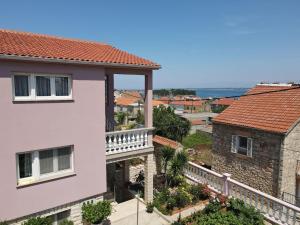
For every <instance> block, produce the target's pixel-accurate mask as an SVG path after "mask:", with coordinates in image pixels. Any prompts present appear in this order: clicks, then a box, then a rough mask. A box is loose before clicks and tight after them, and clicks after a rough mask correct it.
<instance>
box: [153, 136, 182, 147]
mask: <svg viewBox="0 0 300 225" xmlns="http://www.w3.org/2000/svg"><path fill="white" fill-rule="evenodd" d="M153 142H155V143H157V144H160V145H163V146H168V147H170V148H173V149H177V148H179V147H180V144H179V143H178V142H176V141H173V140H171V139H168V138H165V137H162V136H159V135H155V136H154V137H153Z"/></svg>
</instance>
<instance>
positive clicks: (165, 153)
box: [161, 146, 175, 187]
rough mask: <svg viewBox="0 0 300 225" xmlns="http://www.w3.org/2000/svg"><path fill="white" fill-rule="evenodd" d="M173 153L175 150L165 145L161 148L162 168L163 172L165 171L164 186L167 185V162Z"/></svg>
mask: <svg viewBox="0 0 300 225" xmlns="http://www.w3.org/2000/svg"><path fill="white" fill-rule="evenodd" d="M174 155H175V150H174V149H172V148H170V147H168V146H165V147H163V148H162V149H161V157H162V164H163V168H164V173H165V186H166V187H167V185H168V182H167V168H168V165H169V162H170V161H171V160H172V159H173V157H174Z"/></svg>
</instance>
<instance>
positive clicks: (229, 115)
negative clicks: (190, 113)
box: [213, 85, 300, 133]
mask: <svg viewBox="0 0 300 225" xmlns="http://www.w3.org/2000/svg"><path fill="white" fill-rule="evenodd" d="M268 91H271V93H265V94H257V93H263V92H268ZM272 91H273V92H272ZM274 91H277V92H274ZM247 94H255V95H250V96H245V97H241V98H240V99H239V100H236V101H234V103H233V104H232V105H231V106H230V107H228V108H227V109H226V110H224V111H223V112H222V113H221V114H220V115H218V116H217V117H215V118H214V120H213V121H214V122H215V123H225V124H230V125H237V126H242V127H250V128H255V129H260V130H265V131H270V132H276V133H286V132H288V130H289V129H290V128H291V127H292V126H293V125H294V124H295V123H296V122H297V121H298V120H299V119H300V86H290V87H287V86H264V85H258V86H256V87H254V88H252V89H251V90H250V91H248V93H247Z"/></svg>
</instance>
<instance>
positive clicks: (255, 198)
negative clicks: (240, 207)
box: [185, 162, 300, 225]
mask: <svg viewBox="0 0 300 225" xmlns="http://www.w3.org/2000/svg"><path fill="white" fill-rule="evenodd" d="M185 176H186V177H187V178H189V179H191V180H192V181H194V182H197V183H202V184H207V185H208V186H209V187H210V188H211V189H212V190H214V191H216V192H218V193H223V194H225V193H226V195H228V196H230V197H234V198H237V199H241V200H243V201H244V202H245V203H247V204H248V205H251V206H253V207H255V208H256V209H257V210H259V211H260V212H261V213H262V214H263V215H264V217H265V218H266V219H268V220H270V221H272V222H274V223H275V224H280V225H286V224H292V225H296V224H297V225H300V208H298V207H296V206H294V205H292V204H289V203H287V202H284V201H282V200H280V199H278V198H275V197H273V196H271V195H268V194H266V193H263V192H261V191H259V190H256V189H254V188H251V187H249V186H247V185H245V184H243V183H240V182H238V181H236V180H234V179H231V178H230V175H229V174H223V175H221V174H219V173H216V172H214V171H212V170H209V169H207V168H204V167H202V166H200V165H197V164H195V163H192V162H189V163H188V166H187V167H186V168H185Z"/></svg>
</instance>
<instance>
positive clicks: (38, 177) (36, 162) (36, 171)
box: [16, 145, 75, 187]
mask: <svg viewBox="0 0 300 225" xmlns="http://www.w3.org/2000/svg"><path fill="white" fill-rule="evenodd" d="M66 147H70V168H68V169H64V170H58V154H57V153H58V151H59V149H61V148H66ZM46 150H53V172H50V173H45V174H41V173H40V159H39V152H42V151H46ZM26 153H29V154H31V166H32V173H31V176H29V177H25V178H20V167H19V157H18V156H19V155H21V154H26ZM16 168H17V186H18V187H19V186H26V185H30V184H34V183H39V182H43V181H46V180H52V179H57V178H61V177H64V176H70V175H73V174H75V172H74V148H73V146H70V145H69V146H62V147H57V148H49V149H42V150H34V151H30V152H19V153H17V154H16Z"/></svg>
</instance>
